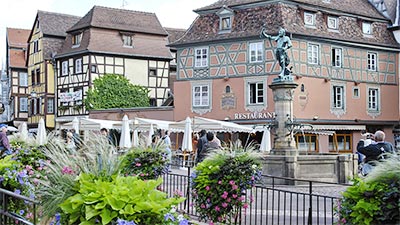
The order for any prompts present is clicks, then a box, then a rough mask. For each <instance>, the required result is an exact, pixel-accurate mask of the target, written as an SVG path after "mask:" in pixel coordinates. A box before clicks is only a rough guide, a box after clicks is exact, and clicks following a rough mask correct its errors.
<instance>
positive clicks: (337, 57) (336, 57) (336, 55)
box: [332, 48, 342, 67]
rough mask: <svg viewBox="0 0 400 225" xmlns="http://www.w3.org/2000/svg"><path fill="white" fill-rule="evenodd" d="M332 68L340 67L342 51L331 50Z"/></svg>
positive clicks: (339, 49) (337, 49)
mask: <svg viewBox="0 0 400 225" xmlns="http://www.w3.org/2000/svg"><path fill="white" fill-rule="evenodd" d="M332 66H335V67H342V49H341V48H332Z"/></svg>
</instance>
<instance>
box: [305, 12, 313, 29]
mask: <svg viewBox="0 0 400 225" xmlns="http://www.w3.org/2000/svg"><path fill="white" fill-rule="evenodd" d="M304 24H305V25H310V26H315V14H314V13H310V12H304Z"/></svg>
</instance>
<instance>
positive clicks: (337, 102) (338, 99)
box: [332, 86, 344, 109]
mask: <svg viewBox="0 0 400 225" xmlns="http://www.w3.org/2000/svg"><path fill="white" fill-rule="evenodd" d="M332 107H333V108H334V109H344V88H343V86H333V106H332Z"/></svg>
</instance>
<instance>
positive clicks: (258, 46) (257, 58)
mask: <svg viewBox="0 0 400 225" xmlns="http://www.w3.org/2000/svg"><path fill="white" fill-rule="evenodd" d="M249 57H250V62H251V63H254V62H262V61H263V43H262V42H256V43H250V47H249Z"/></svg>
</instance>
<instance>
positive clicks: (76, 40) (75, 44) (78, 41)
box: [72, 33, 82, 47]
mask: <svg viewBox="0 0 400 225" xmlns="http://www.w3.org/2000/svg"><path fill="white" fill-rule="evenodd" d="M81 40H82V33H79V34H74V35H73V36H72V47H78V46H79V45H81Z"/></svg>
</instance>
